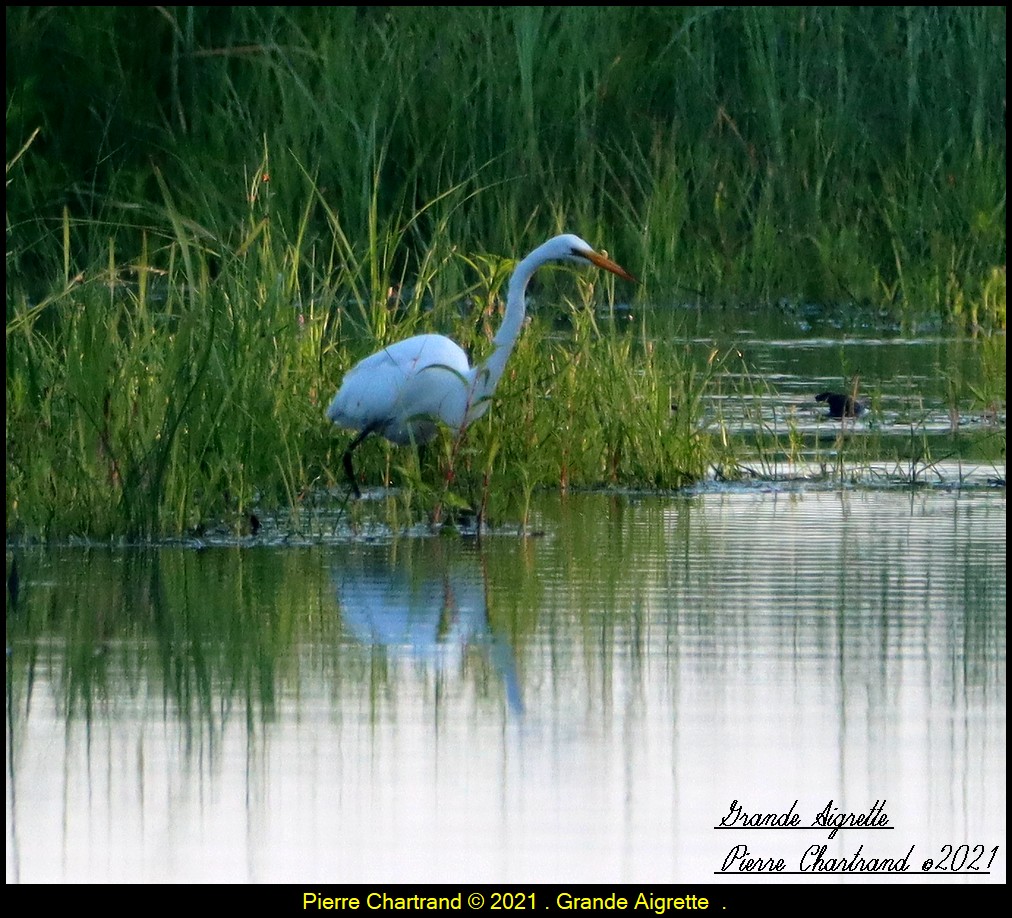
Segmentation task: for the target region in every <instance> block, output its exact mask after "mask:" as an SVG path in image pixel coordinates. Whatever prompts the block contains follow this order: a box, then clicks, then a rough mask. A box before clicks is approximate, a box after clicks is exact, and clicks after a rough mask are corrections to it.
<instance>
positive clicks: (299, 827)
mask: <svg viewBox="0 0 1012 918" xmlns="http://www.w3.org/2000/svg"><path fill="white" fill-rule="evenodd" d="M534 528H535V529H536V530H537V531H538V532H539V533H540V535H538V536H536V537H529V538H521V537H519V536H516V535H512V534H503V535H496V534H491V535H489V536H487V537H484V538H483V539H482V540H481V541H480V542H478V541H477V540H468V539H460V538H445V537H443V538H440V537H425V536H422V535H417V536H416V535H405V536H401V537H396V538H395V537H391V536H385V535H383V534H382V533H380V534H379V535H377V536H367V535H364V534H361V533H360V534H359V535H357V536H355V537H348V536H347V535H346V534H340V533H335V534H334V535H333V536H331V537H327V536H320V537H317V538H315V539H312V540H307V542H306V544H290V545H287V546H276V545H275V546H258V545H256V544H255V543H250V544H243V545H232V546H221V547H199V546H190V545H182V546H174V547H160V548H148V549H111V548H94V547H92V548H87V547H80V548H78V547H65V548H50V549H46V550H42V549H38V550H28V549H24V550H19V551H18V553H17V558H18V571H19V576H20V587H19V590H18V599H17V604H16V606H15V607H13V608H12V606H11V605H10V603H9V604H8V616H7V641H8V662H7V766H8V774H7V880H8V882H51V881H170V882H175V881H187V882H189V881H222V880H223V881H236V882H260V881H265V882H273V881H288V882H306V883H309V882H313V883H323V882H327V883H335V884H336V883H341V882H363V881H391V882H394V881H396V882H408V881H413V880H418V881H427V882H432V881H465V880H466V881H512V882H537V881H560V880H573V881H590V882H607V881H615V882H636V881H642V882H652V883H659V882H675V881H681V882H687V881H697V882H708V883H710V882H714V881H719V880H723V879H726V878H724V877H720V876H715V872H716V871H719V870H720V869H721V867H722V865H723V863H724V861H725V858H727V856H728V854H729V853H730V852H731V851H732V849H735V848H736V846H739V845H741V846H747V847H748V849H749V852H750V854H751V855H753V856H757V857H763V858H765V857H774V858H783V860H784V861H785V865H786V869H787V870H797V869H799V866H800V864H801V862H802V858H803V855H804V853H805V852H806V850H808V849H809V848H810V846H813V845H814V846H816V847H819V846H822V845H825V846H826V848H825V851H824V852H823V857H824V859H830V858H844V857H845V858H847V859H850V858H851V857H852V856H853V855H854V853H855V852H856V851H857V850H858V849H859V848H861V846H863V849H862V852H863V855H864V856H866V857H880V858H881V857H892V858H899V857H902V856H903V855H905V854H906V853H907V852H908V850H909V849H910V847H911V846H914V853H913V856H912V857H911V868H912V869H913V870H918V869H919V868H920V864H921V863H922V862H923V860H925V859H927V858H929V857H930V858H934V859H935V860H941V859H942V858H943V857H944V854H945V850H946V846H951V848H952V849H954V850H956V851H957V852H958V851H959V849H958V846H961V845H965V846H969V848H968V849H962V852H964V853H965V852H966V851H969V852H970V853H971V857H970V858H969V859H968V858H966V857H965V856H964V854H960V855H959V856H960V861H961V862H965V863H967V864H969V863H970V862H971V861H972V860H973V857H974V856H975V852H977V851H983V852H985V854H984V856H983V857H982V858H979V859H977V860H976V864H975V866H976V867H977V868H978V871H977V874H976V875H971V876H966V875H962V876H960V875H953V874H952V873H951V872H944V871H943V872H942V873H940V874H939V876H938V880H937V881H938V882H960V883H975V884H976V883H988V882H990V883H1004V882H1005V849H1004V845H1005V811H1006V798H1005V766H1006V757H1005V748H1006V747H1005V572H1006V566H1005V556H1006V539H1005V492H1004V489H990V490H988V489H983V488H981V489H963V490H959V489H953V490H947V489H934V490H926V489H922V490H881V491H873V490H816V489H805V490H792V489H791V488H789V487H787V486H782V487H780V486H769V487H750V488H741V489H734V488H730V489H729V488H717V487H709V488H703V489H701V490H700V491H699V492H698V493H696V494H689V495H678V496H648V497H641V496H636V495H615V496H607V495H585V496H571V497H568V498H559V497H553V498H546V499H544V500H543V501H542V502H541V503H540V504H539V505H538V507H537V513H536V518H535V521H534ZM734 801H737V802H738V804H739V805H740V806H741V807H742V808H743V810H744V811H745V812H746V813H782V812H785V811H786V810H788V809H789V808H790V807H791V806H792V804H794V803H795V801H797V803H796V805H795V812H797V813H798V814H799V815H800V817H801V825H803V826H809V825H811V823H812V822H813V820H814V817H815V814H816V813H818V812H819V811H820V810H823V809H824V808H825V807H826V806H827V805H829V806H830V808H831V811H832V809H833V808H838V809H839V811H843V812H851V813H864V814H868V813H869V812H872V811H873V807H875V806H876V804H878V805H879V810H878V812H884V813H885V814H886V816H887V818H888V823H887V825H888V828H887V829H867V828H866V829H851V830H849V831H844V832H840V833H839V834H838V835H837V836H836V838H834V839H832V840H830V839H829V837H828V834H829V833H828V832H827V831H825V830H818V829H802V830H791V831H787V830H781V831H758V830H746V829H743V828H741V827H740V826H739V827H737V828H731V829H722V830H717V829H715V828H714V827H715V826H716V825H718V823H719V822H720V820H721V818H722V817H724V816H726V815H727V814H728V813H729V811H730V809H731V807H732V803H733V802H734ZM995 846H998V847H999V850H998V853H997V856H995V857H993V858H992V857H991V852H992V849H993V848H994V847H995ZM739 850H740V849H739ZM989 859H990V866H989V867H988V860H989ZM949 866H950V867H951V866H952V865H951V862H950V864H949ZM988 869H989V872H987V871H988ZM790 879H792V880H795V881H796V880H797V879H798V877H797V876H794V877H790ZM889 879H890V878H889V877H883V876H874V877H859V878H856V879H855V878H843V877H840V876H833V875H828V876H826V875H819V876H816V877H813V878H812V880H813V882H827V883H840V882H867V881H868V880H871V881H883V880H889ZM771 881H772V880H771ZM905 882H910V883H920V882H924V878H923V877H920V878H918V877H910V878H909V879H907V880H906V881H905Z"/></svg>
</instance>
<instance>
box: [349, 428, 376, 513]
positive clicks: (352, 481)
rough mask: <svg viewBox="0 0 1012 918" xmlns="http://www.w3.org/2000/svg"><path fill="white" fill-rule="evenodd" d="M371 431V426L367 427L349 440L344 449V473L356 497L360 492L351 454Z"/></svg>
mask: <svg viewBox="0 0 1012 918" xmlns="http://www.w3.org/2000/svg"><path fill="white" fill-rule="evenodd" d="M372 432H373V431H372V428H371V427H367V428H366V429H365V430H363V431H362V433H360V434H359V435H358V436H357V437H355V439H354V440H352V441H351V444H350V445H349V446H348V448H347V449H346V450H345V451H344V474H345V475H347V476H348V483H349V484H350V485H351V489H352V491H354V492H355V496H356V497H361V496H362V492H361V491H360V490H359V489H358V482H357V481H356V480H355V467H354V466H353V465H352V463H351V454H352V452H354V450H355V448H356V447H357V446H358V445H359V444H360V443H361V442H362V441H363V440H364V439H365V438H366V437H368V436H369V434H371V433H372Z"/></svg>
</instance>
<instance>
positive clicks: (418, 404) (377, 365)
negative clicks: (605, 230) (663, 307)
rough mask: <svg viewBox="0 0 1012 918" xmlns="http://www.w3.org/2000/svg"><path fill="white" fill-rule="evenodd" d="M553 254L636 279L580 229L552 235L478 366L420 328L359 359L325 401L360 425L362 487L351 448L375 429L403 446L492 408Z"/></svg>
mask: <svg viewBox="0 0 1012 918" xmlns="http://www.w3.org/2000/svg"><path fill="white" fill-rule="evenodd" d="M552 261H568V262H574V263H576V264H582V265H595V266H597V267H599V268H603V269H604V270H606V271H610V272H611V273H612V274H617V275H618V276H619V277H622V278H624V279H626V280H630V281H635V278H634V277H633V276H632V275H631V274H630V273H629V272H628V271H626V270H625V268H623V267H621V266H620V265H617V264H616V263H615V262H614V261H612V260H611V259H610V258H608V257H606V256H605V255H602V254H601V253H600V252H596V251H595V250H594V249H593V248H592V247H591V246H590V245H589V244H588V243H587V242H585V241H584V240H583V239H581V238H580V237H579V236H574V235H572V234H571V233H565V234H563V235H561V236H554V237H553V238H551V239H549V240H548V241H547V242H544V243H542V244H541V245H539V246H538V247H537V248H536V249H535V250H534V251H533V252H531V253H530V255H528V256H527V257H526V258H524V260H523V261H521V262H520V264H518V265H517V267H516V270H514V272H513V275H512V277H511V278H510V282H509V287H508V289H507V295H506V312H505V314H504V316H503V321H502V325H501V326H500V327H499V330H498V331H497V332H496V334H495V337H494V338H493V339H492V344H493V350H492V353H491V354H489V356H488V357H487V358H486V360H484V361H483V362H482V363H480V364H478V365H477V366H475V367H472V366H471V364H470V361H468V359H467V354H465V353H464V351H463V349H462V348H461V347H460V345H458V344H456V343H455V342H453V341H451V340H450V339H449V338H446V337H444V336H443V335H415V336H414V337H412V338H407V339H406V340H404V341H398V342H397V343H396V344H391V345H389V346H388V347H385V348H383V349H382V350H381V351H377V352H376V353H375V354H372V355H371V356H369V357H366V358H365V359H364V360H361V361H360V362H359V363H357V364H355V366H354V367H352V368H351V369H350V370H349V371H348V373H347V374H346V375H345V377H344V380H343V381H342V382H341V388H340V389H338V391H337V394H336V395H335V396H334V398H333V400H332V401H331V403H330V407H328V408H327V417H328V418H330V420H332V421H333V422H334V423H335V424H337V425H338V426H339V427H345V428H348V429H349V430H357V431H358V432H359V434H358V436H357V437H356V438H355V439H354V440H353V441H352V443H351V445H350V446H349V447H348V449H347V450H346V451H345V454H344V468H345V472H346V474H347V475H348V478H349V480H350V481H351V484H352V487H353V488H354V489H355V491H356V493H357V492H358V486H357V483H356V482H355V476H354V469H353V468H352V461H351V454H352V451H353V450H354V449H355V448H356V447H357V446H358V445H359V444H360V443H361V442H362V441H363V440H364V439H365V438H366V437H367V436H369V435H370V434H373V433H375V434H379V435H381V436H383V437H386V438H387V439H388V440H390V441H391V442H393V443H397V444H399V445H405V444H408V443H416V444H422V443H427V442H428V441H429V440H431V439H432V437H433V436H434V435H435V433H436V429H437V423H439V422H441V423H443V424H445V425H446V426H447V427H449V428H451V429H452V430H455V431H457V432H460V431H462V430H464V428H465V427H467V425H468V424H470V423H472V422H473V421H475V420H477V419H478V418H480V417H481V416H482V415H483V414H484V413H485V412H486V411H487V410H488V406H489V400H490V398H491V397H492V393H493V392H494V391H495V387H496V385H498V383H499V379H500V378H501V377H502V374H503V370H504V369H505V368H506V361H507V360H508V359H509V356H510V354H511V353H512V351H513V345H514V344H516V340H517V337H518V336H519V334H520V329H521V327H522V326H523V321H524V314H525V312H526V296H525V294H526V291H527V284H528V283H529V282H530V279H531V277H532V276H533V275H534V272H535V271H537V270H538V268H540V267H541V266H542V265H544V264H547V263H548V262H552Z"/></svg>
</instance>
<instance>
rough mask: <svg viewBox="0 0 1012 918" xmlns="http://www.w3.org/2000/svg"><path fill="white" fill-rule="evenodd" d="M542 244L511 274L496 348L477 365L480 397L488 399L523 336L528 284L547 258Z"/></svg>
mask: <svg viewBox="0 0 1012 918" xmlns="http://www.w3.org/2000/svg"><path fill="white" fill-rule="evenodd" d="M542 248H543V246H539V247H538V248H536V249H535V250H534V251H533V252H531V254H530V255H528V256H527V257H526V258H525V259H524V260H523V261H521V262H520V264H518V265H517V266H516V269H515V270H514V271H513V275H512V276H511V277H510V282H509V286H508V287H507V289H506V314H505V315H504V316H503V319H502V325H500V326H499V331H497V332H496V333H495V337H494V338H493V339H492V344H494V345H495V350H493V351H492V353H491V354H489V356H488V359H487V360H485V362H484V363H483V364H481V365H480V366H479V367H478V368H477V378H476V382H477V395H478V396H479V397H480V398H486V399H487V398H488V397H489V396H491V395H492V393H493V392H494V391H495V387H496V386H497V385H499V380H500V378H501V377H502V374H503V370H505V369H506V361H507V360H509V356H510V354H512V353H513V345H515V344H516V343H517V338H518V337H519V336H520V329H521V328H522V327H523V324H524V316H525V314H526V312H527V296H526V295H527V284H528V283H530V280H531V277H532V276H533V274H534V272H535V271H537V269H538V268H539V267H540V266H541V265H542V264H544V261H545V259H544V257H543V256H542V254H541V249H542Z"/></svg>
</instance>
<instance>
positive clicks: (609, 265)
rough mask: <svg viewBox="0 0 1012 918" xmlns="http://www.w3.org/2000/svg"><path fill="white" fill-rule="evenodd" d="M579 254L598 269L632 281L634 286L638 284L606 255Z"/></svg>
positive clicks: (597, 253) (595, 253) (594, 253)
mask: <svg viewBox="0 0 1012 918" xmlns="http://www.w3.org/2000/svg"><path fill="white" fill-rule="evenodd" d="M580 254H581V255H582V256H583V257H584V258H586V259H587V260H588V261H590V262H593V263H594V264H595V265H597V266H598V267H599V268H604V270H605V271H611V273H612V274H617V275H618V276H619V277H621V278H622V279H623V280H627V281H632V282H633V283H634V284H636V283H639V282H638V281H637V280H636V278H635V277H633V276H632V275H631V274H630V273H629V272H628V271H626V269H625V268H623V267H622V266H621V265H619V264H616V263H615V262H613V261H612V260H611V259H610V258H608V256H607V255H602V254H601V253H600V252H580Z"/></svg>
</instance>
